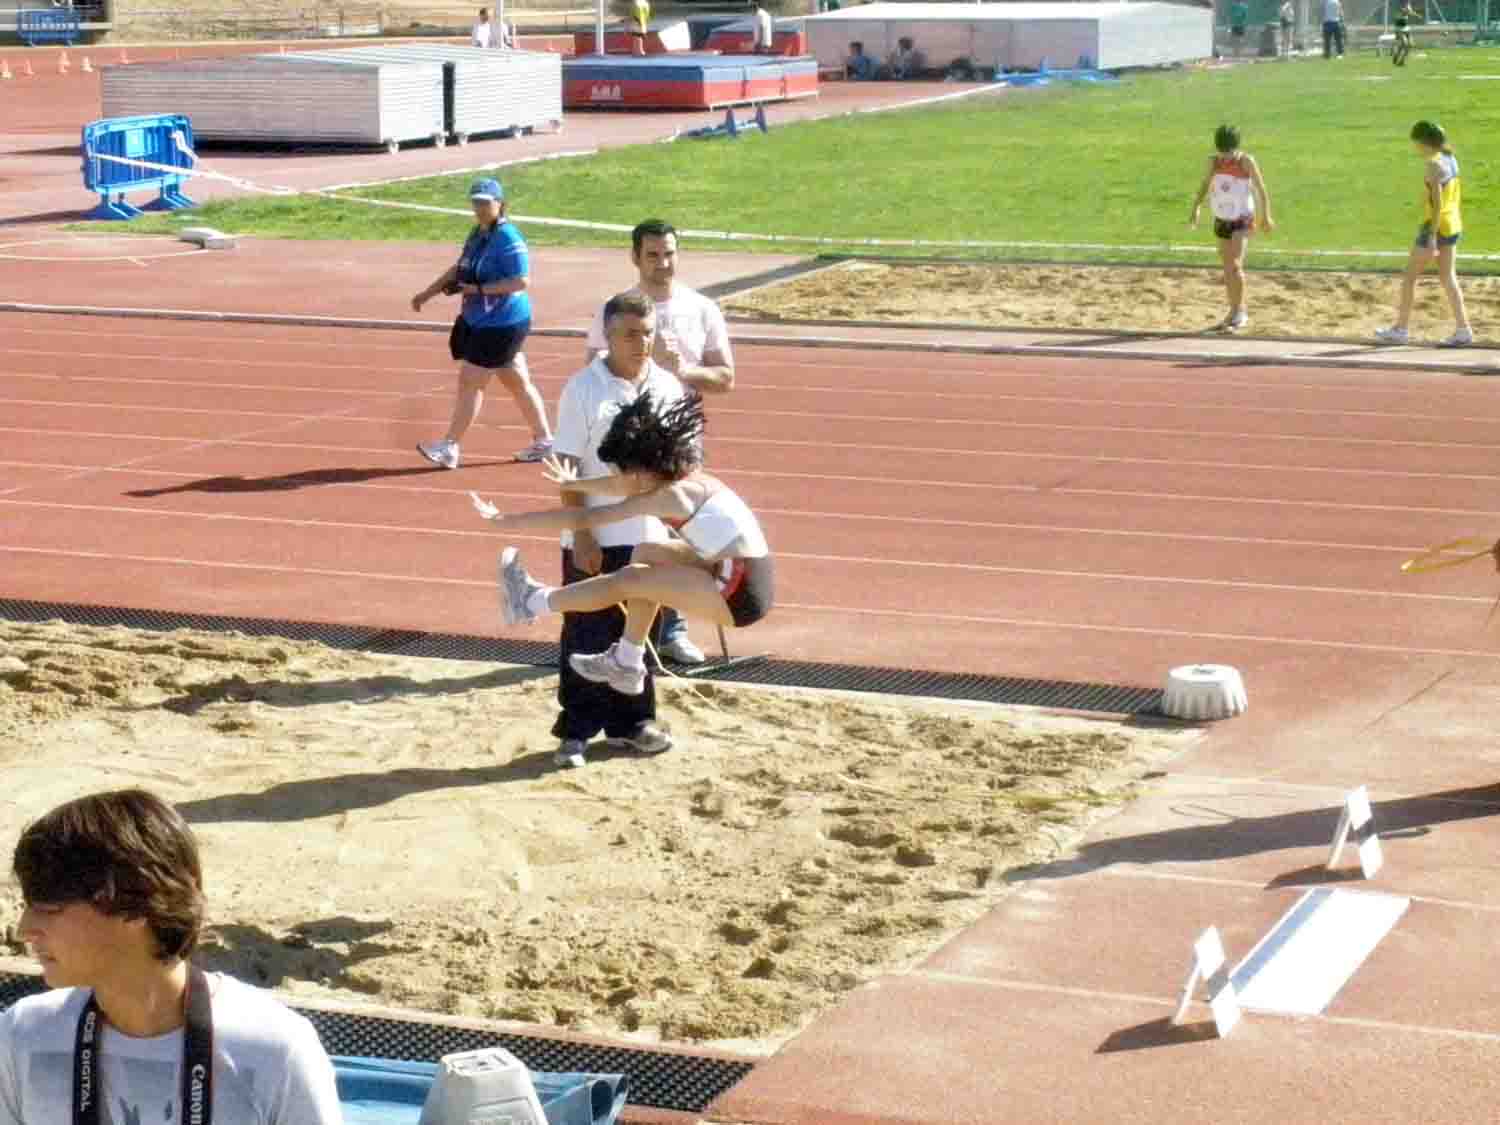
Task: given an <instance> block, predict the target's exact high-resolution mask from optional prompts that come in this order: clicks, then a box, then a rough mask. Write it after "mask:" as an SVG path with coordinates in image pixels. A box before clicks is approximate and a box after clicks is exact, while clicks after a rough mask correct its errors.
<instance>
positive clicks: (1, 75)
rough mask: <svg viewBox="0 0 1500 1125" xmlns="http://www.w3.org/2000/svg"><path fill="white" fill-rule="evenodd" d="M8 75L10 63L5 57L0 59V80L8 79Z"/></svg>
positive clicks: (9, 75) (9, 74)
mask: <svg viewBox="0 0 1500 1125" xmlns="http://www.w3.org/2000/svg"><path fill="white" fill-rule="evenodd" d="M10 77H11V73H10V63H9V62H8V61H6V60H5V59H0V82H4V81H6V80H8V79H9V78H10Z"/></svg>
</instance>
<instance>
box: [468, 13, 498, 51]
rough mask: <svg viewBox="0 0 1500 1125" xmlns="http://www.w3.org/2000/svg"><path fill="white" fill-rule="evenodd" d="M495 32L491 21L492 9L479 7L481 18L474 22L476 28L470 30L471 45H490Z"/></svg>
mask: <svg viewBox="0 0 1500 1125" xmlns="http://www.w3.org/2000/svg"><path fill="white" fill-rule="evenodd" d="M494 34H495V29H494V27H493V25H492V24H491V23H490V10H489V9H488V8H480V9H479V19H477V20H476V21H475V22H474V28H473V30H471V31H470V32H469V46H471V47H488V46H489V45H490V42H491V40H492V39H493V37H494Z"/></svg>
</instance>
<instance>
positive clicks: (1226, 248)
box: [1188, 125, 1276, 332]
mask: <svg viewBox="0 0 1500 1125" xmlns="http://www.w3.org/2000/svg"><path fill="white" fill-rule="evenodd" d="M1214 148H1215V149H1216V150H1217V151H1216V152H1215V153H1214V155H1213V156H1211V157H1209V160H1208V174H1207V175H1205V176H1204V177H1203V183H1202V184H1201V185H1200V186H1199V188H1198V194H1197V196H1196V197H1194V199H1193V214H1192V217H1191V218H1190V219H1189V220H1188V224H1189V225H1190V226H1193V227H1196V226H1197V225H1198V216H1199V215H1200V214H1201V213H1202V210H1203V200H1204V198H1205V197H1207V198H1208V200H1209V206H1210V207H1211V208H1212V209H1213V213H1214V236H1215V237H1216V238H1217V239H1218V240H1219V261H1220V262H1222V263H1223V266H1224V287H1225V289H1227V290H1228V293H1229V314H1228V315H1227V316H1226V317H1225V318H1224V319H1223V320H1222V321H1220V322H1219V324H1217V325H1216V326H1215V327H1217V328H1219V329H1221V330H1223V331H1226V332H1235V331H1238V330H1239V329H1241V328H1244V327H1245V325H1247V324H1249V323H1250V317H1249V314H1248V313H1247V312H1246V309H1245V250H1246V247H1247V244H1248V242H1249V239H1250V236H1251V235H1252V234H1254V233H1255V231H1256V230H1257V224H1256V210H1257V208H1256V197H1257V196H1259V198H1260V207H1259V210H1260V213H1261V226H1262V227H1263V228H1264V229H1265V231H1266V233H1267V234H1269V233H1270V232H1271V231H1272V230H1274V229H1275V228H1276V224H1275V222H1274V221H1272V219H1271V197H1270V195H1269V194H1268V193H1267V191H1266V184H1265V181H1264V180H1263V179H1262V178H1261V174H1260V167H1259V166H1258V165H1257V164H1256V163H1255V157H1253V156H1251V155H1250V154H1249V153H1248V152H1245V151H1243V150H1242V149H1241V148H1240V131H1239V130H1238V129H1236V128H1235V127H1234V126H1233V125H1220V126H1219V127H1218V129H1216V130H1215V131H1214Z"/></svg>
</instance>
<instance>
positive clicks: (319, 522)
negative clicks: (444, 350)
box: [0, 498, 1491, 606]
mask: <svg viewBox="0 0 1500 1125" xmlns="http://www.w3.org/2000/svg"><path fill="white" fill-rule="evenodd" d="M0 505H8V506H11V507H21V508H40V509H50V510H53V511H68V512H96V513H108V514H110V515H125V516H147V517H151V518H163V519H173V520H194V519H197V520H217V521H223V522H235V523H256V524H268V525H272V526H277V527H330V528H332V527H337V528H343V529H346V530H354V531H377V532H397V533H400V534H403V535H424V534H443V535H474V536H479V535H486V536H490V537H492V533H486V532H483V531H479V530H475V531H472V532H469V531H453V530H444V529H439V528H429V527H412V526H410V525H406V524H371V523H358V522H346V521H341V520H324V519H290V518H287V517H284V516H252V515H243V514H240V513H235V512H194V511H189V510H185V509H173V508H144V507H140V506H131V505H110V504H74V503H65V502H63V501H54V500H10V499H4V498H0ZM776 557H777V558H779V559H784V560H788V561H796V562H833V563H839V564H841V565H844V566H865V567H897V568H902V569H916V570H946V571H961V572H966V573H973V574H1009V575H1024V576H1027V577H1032V578H1067V579H1078V580H1082V581H1090V582H1119V583H1125V584H1132V583H1134V584H1141V585H1168V586H1193V587H1206V588H1209V589H1227V590H1260V591H1273V592H1276V593H1290V594H1324V595H1329V596H1333V597H1356V598H1395V599H1397V600H1400V601H1418V602H1438V603H1442V602H1454V603H1458V604H1461V605H1477V606H1487V605H1489V604H1490V600H1491V599H1490V598H1489V597H1488V596H1485V597H1474V596H1469V595H1465V594H1431V593H1421V592H1417V591H1396V590H1379V589H1372V588H1367V587H1351V586H1306V585H1300V584H1297V583H1288V582H1245V581H1240V580H1235V579H1225V578H1188V577H1179V576H1175V575H1159V574H1126V573H1115V572H1110V571H1089V570H1059V569H1055V568H1050V567H1023V566H995V565H993V564H988V563H960V562H935V561H932V560H929V559H893V558H883V557H876V556H862V555H825V554H813V553H810V552H799V551H778V552H777V555H776Z"/></svg>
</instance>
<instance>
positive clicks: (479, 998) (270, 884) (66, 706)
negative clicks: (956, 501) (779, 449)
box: [0, 622, 1197, 1050]
mask: <svg viewBox="0 0 1500 1125" xmlns="http://www.w3.org/2000/svg"><path fill="white" fill-rule="evenodd" d="M554 690H555V679H554V677H553V676H552V675H551V674H550V671H549V670H546V669H534V668H516V667H504V666H495V665H483V664H474V663H463V662H455V661H442V660H429V659H418V658H410V657H396V656H377V655H366V654H358V653H351V652H347V651H341V650H336V649H331V648H327V647H324V646H321V645H318V644H313V643H296V642H289V641H281V640H276V639H268V638H248V637H244V636H241V635H238V634H204V633H191V632H186V631H181V632H173V633H150V632H141V631H131V630H127V629H123V628H89V627H81V626H72V625H64V624H61V623H56V622H54V623H48V624H22V623H8V622H0V791H3V792H4V793H5V794H7V799H6V800H5V802H4V804H3V811H0V855H3V856H4V860H5V862H4V864H3V868H4V873H3V878H0V927H3V928H0V938H3V941H0V952H4V953H10V954H13V955H20V954H22V953H23V952H24V946H23V945H22V944H21V943H20V942H19V940H18V932H17V919H18V910H19V906H20V894H19V890H18V888H17V887H16V885H15V883H14V881H13V879H12V878H11V876H10V872H9V856H10V849H11V847H12V846H13V844H14V841H15V839H16V837H17V835H18V833H19V832H20V830H21V828H22V827H23V826H24V824H25V823H27V822H28V821H29V820H31V819H32V818H34V817H36V816H38V815H40V814H41V813H43V812H45V811H46V810H47V809H49V808H51V807H53V806H54V805H56V804H58V803H60V802H62V801H64V800H67V799H70V798H72V797H75V796H79V795H81V794H84V793H88V792H95V791H99V790H103V789H108V788H120V787H127V786H137V785H139V786H145V787H147V788H150V789H152V790H155V791H156V792H158V793H160V794H161V795H163V796H164V797H166V798H167V799H168V800H170V801H172V802H174V803H175V804H176V805H177V806H178V808H179V809H180V810H181V811H182V812H183V814H184V815H185V816H186V817H187V818H188V820H189V821H190V823H191V824H192V825H193V826H194V829H195V831H196V833H197V834H198V836H199V839H200V842H201V844H202V847H203V852H204V863H205V869H206V880H207V891H208V898H209V903H210V921H211V930H210V932H209V933H208V934H207V936H206V939H205V942H204V944H203V947H202V953H201V956H200V961H201V962H202V963H203V964H205V965H206V966H207V967H209V968H213V969H221V970H224V971H228V972H232V973H233V974H234V975H236V976H239V977H241V978H243V979H245V980H248V981H251V982H252V983H259V984H263V985H266V986H273V987H276V988H280V989H283V990H287V991H289V992H291V993H293V994H294V996H295V995H297V994H300V995H303V996H306V997H309V998H320V997H321V998H324V999H342V1000H360V1001H364V1002H369V1003H379V1004H382V1005H391V1006H397V1007H405V1008H411V1009H419V1010H424V1011H432V1012H442V1013H452V1014H459V1015H464V1016H475V1017H488V1018H495V1019H511V1020H522V1021H527V1022H532V1023H540V1024H547V1025H555V1026H560V1027H566V1028H569V1029H573V1030H576V1031H585V1032H593V1033H598V1034H612V1035H618V1034H625V1035H629V1036H632V1037H636V1038H640V1039H643V1040H651V1039H658V1038H660V1039H666V1040H672V1041H686V1042H712V1043H719V1044H725V1045H733V1046H735V1047H738V1048H741V1049H750V1050H769V1049H771V1048H772V1047H773V1046H774V1045H775V1044H776V1043H778V1042H780V1041H781V1040H783V1039H785V1037H787V1036H788V1035H789V1034H791V1033H792V1032H794V1031H795V1030H797V1029H798V1028H799V1027H800V1026H802V1025H804V1024H805V1023H806V1021H807V1020H808V1019H809V1018H811V1016H813V1015H814V1014H816V1013H817V1012H818V1011H819V1010H821V1009H823V1008H826V1007H827V1006H829V1005H831V1004H833V1003H834V1002H836V1001H837V1000H838V998H839V997H840V996H841V995H842V994H844V993H845V992H847V991H848V990H849V989H852V988H855V987H858V986H859V985H860V984H861V983H862V982H864V981H867V980H869V979H870V978H872V977H874V976H876V975H877V974H880V973H882V972H885V971H890V970H893V969H899V968H901V967H902V966H904V965H909V964H910V963H912V962H913V960H914V959H916V958H918V957H920V956H922V955H923V954H925V953H926V952H928V951H931V950H932V949H934V948H936V947H937V946H938V945H939V944H941V943H942V942H943V940H944V939H945V938H946V937H947V936H949V935H951V934H953V933H954V932H956V931H957V930H959V929H961V928H962V927H963V926H965V925H966V924H968V923H970V922H972V921H973V920H974V919H976V918H977V917H979V916H980V915H981V914H982V913H983V912H985V911H986V910H987V909H988V908H989V907H990V906H991V905H992V904H993V903H994V902H995V900H996V899H997V897H998V896H1000V895H1003V894H1004V893H1005V892H1006V885H1007V883H1006V878H1005V876H1006V872H1007V871H1008V870H1009V869H1010V868H1012V867H1014V866H1016V865H1019V864H1023V863H1027V862H1035V861H1039V860H1046V859H1050V858H1053V857H1055V856H1057V855H1058V854H1060V853H1062V852H1064V851H1065V850H1066V849H1067V848H1068V847H1069V845H1070V842H1071V841H1073V840H1074V839H1076V837H1077V835H1078V832H1079V831H1080V829H1081V828H1082V827H1083V826H1085V825H1087V824H1088V823H1090V822H1092V821H1094V820H1096V819H1097V818H1098V817H1100V816H1101V815H1104V814H1106V813H1107V812H1109V811H1110V810H1112V809H1114V808H1116V807H1118V806H1119V805H1120V804H1121V803H1122V802H1124V801H1125V800H1127V799H1128V798H1129V797H1131V796H1132V795H1133V794H1134V793H1135V792H1136V791H1137V789H1138V788H1139V786H1140V784H1141V783H1142V779H1143V778H1145V777H1146V776H1148V775H1149V774H1150V773H1151V772H1152V771H1153V770H1155V769H1156V768H1157V767H1159V766H1160V765H1161V764H1162V763H1163V762H1165V761H1166V760H1167V758H1169V757H1170V756H1172V755H1174V754H1175V753H1177V752H1179V751H1180V750H1181V749H1183V748H1184V747H1185V746H1186V744H1187V743H1188V742H1189V741H1190V740H1191V739H1193V738H1194V737H1196V734H1197V732H1196V731H1193V730H1188V729H1182V730H1173V729H1155V730H1153V729H1143V728H1131V727H1126V726H1123V725H1120V724H1117V723H1113V722H1106V721H1102V720H1096V719H1090V718H1083V717H1059V716H1052V715H1047V714H1043V713H1039V712H1035V711H1026V710H1020V709H1001V708H997V707H992V706H981V705H966V704H949V703H941V702H922V701H912V700H907V699H896V698H891V697H878V696H869V697H862V696H854V695H847V694H827V693H813V692H806V691H795V690H769V689H750V688H738V687H726V686H720V685H715V684H712V683H706V682H704V683H696V684H691V685H690V684H688V683H687V682H686V681H678V682H669V683H667V684H666V685H664V687H663V689H662V704H663V707H662V709H663V717H664V718H665V719H666V720H667V721H668V722H669V723H670V725H671V727H672V729H673V731H674V734H675V735H676V737H677V739H678V742H679V747H678V749H677V750H675V751H674V752H672V753H669V754H666V755H662V756H660V757H656V758H643V757H638V756H634V755H631V754H628V753H624V752H618V753H612V752H610V751H609V750H608V749H606V750H604V751H599V752H595V751H597V748H598V744H596V745H595V747H592V748H591V753H592V754H593V760H591V763H590V765H589V766H588V767H587V768H585V769H583V770H578V771H557V770H554V769H553V768H552V767H551V765H550V758H551V751H552V749H553V747H554V743H553V742H552V740H551V739H550V738H549V737H548V734H547V731H548V728H549V726H550V725H551V721H552V718H553V716H554V714H555V704H554V701H553V692H554Z"/></svg>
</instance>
